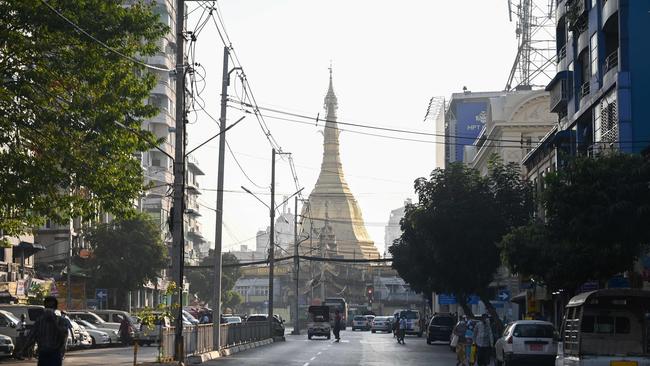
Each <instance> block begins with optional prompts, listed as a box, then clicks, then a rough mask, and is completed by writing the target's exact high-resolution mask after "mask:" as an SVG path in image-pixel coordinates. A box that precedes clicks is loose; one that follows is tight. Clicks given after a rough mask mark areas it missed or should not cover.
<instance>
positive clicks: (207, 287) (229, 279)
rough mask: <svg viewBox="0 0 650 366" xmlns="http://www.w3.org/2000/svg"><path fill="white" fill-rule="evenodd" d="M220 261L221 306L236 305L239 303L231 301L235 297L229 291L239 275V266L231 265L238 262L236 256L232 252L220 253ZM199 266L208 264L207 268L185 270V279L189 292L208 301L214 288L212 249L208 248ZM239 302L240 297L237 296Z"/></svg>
mask: <svg viewBox="0 0 650 366" xmlns="http://www.w3.org/2000/svg"><path fill="white" fill-rule="evenodd" d="M221 263H222V265H223V268H222V271H221V304H222V307H227V306H229V305H232V306H236V305H238V304H239V303H233V301H235V300H233V298H234V297H236V296H235V295H233V294H232V293H231V292H234V291H231V290H232V288H233V287H235V282H237V279H239V277H240V276H241V272H240V270H239V267H237V266H233V265H236V264H238V263H239V260H238V259H237V257H235V255H234V254H232V253H223V254H222V255H221ZM200 264H201V266H208V267H207V268H205V267H204V268H200V269H195V270H189V271H187V280H188V281H189V283H190V293H193V294H195V295H196V296H197V297H198V298H199V299H201V300H203V301H206V302H209V301H211V300H212V291H213V289H214V287H213V284H214V270H213V268H212V265H213V264H214V251H213V250H210V253H209V254H208V256H207V257H205V258H203V260H202V261H201V263H200ZM237 298H238V299H239V302H241V297H237Z"/></svg>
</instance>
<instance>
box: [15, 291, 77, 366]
mask: <svg viewBox="0 0 650 366" xmlns="http://www.w3.org/2000/svg"><path fill="white" fill-rule="evenodd" d="M43 305H44V306H45V309H43V314H42V315H41V316H40V318H38V320H36V322H34V325H33V326H32V328H31V329H30V331H29V334H28V335H27V339H26V340H25V344H24V345H23V348H22V350H21V354H22V353H24V351H25V350H26V349H28V348H31V347H33V346H34V344H35V343H36V344H38V366H62V364H63V356H64V355H65V344H66V341H67V340H68V327H67V325H66V321H65V319H63V317H62V316H61V313H60V312H59V311H58V310H57V309H56V308H57V307H58V301H57V300H56V297H54V296H48V297H46V298H45V300H44V301H43Z"/></svg>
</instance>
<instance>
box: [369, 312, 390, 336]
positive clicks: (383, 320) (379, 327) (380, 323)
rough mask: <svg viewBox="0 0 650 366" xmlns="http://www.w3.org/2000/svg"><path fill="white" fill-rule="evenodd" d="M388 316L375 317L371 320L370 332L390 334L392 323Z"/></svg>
mask: <svg viewBox="0 0 650 366" xmlns="http://www.w3.org/2000/svg"><path fill="white" fill-rule="evenodd" d="M391 319H392V317H390V316H377V317H375V318H374V319H373V320H372V324H371V325H370V330H371V331H372V332H373V333H376V332H391V331H392V330H393V323H392V322H391Z"/></svg>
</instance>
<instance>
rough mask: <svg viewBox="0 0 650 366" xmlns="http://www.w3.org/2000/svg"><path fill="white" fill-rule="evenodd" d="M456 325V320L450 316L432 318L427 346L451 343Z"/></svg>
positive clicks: (428, 330)
mask: <svg viewBox="0 0 650 366" xmlns="http://www.w3.org/2000/svg"><path fill="white" fill-rule="evenodd" d="M455 323H456V318H455V317H454V316H452V315H450V314H436V315H434V316H433V317H431V321H430V322H429V325H428V328H427V344H431V343H433V342H436V341H444V342H448V341H450V339H451V331H452V330H453V329H454V324H455Z"/></svg>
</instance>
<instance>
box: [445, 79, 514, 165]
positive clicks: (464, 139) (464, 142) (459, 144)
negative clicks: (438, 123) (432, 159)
mask: <svg viewBox="0 0 650 366" xmlns="http://www.w3.org/2000/svg"><path fill="white" fill-rule="evenodd" d="M503 94H505V92H478V93H473V92H471V91H469V90H467V88H463V92H462V93H453V94H452V95H451V99H450V100H449V103H448V105H447V107H446V111H445V142H446V144H445V166H446V165H448V164H449V163H453V162H461V163H462V162H463V155H464V152H465V146H468V145H472V143H474V140H476V138H477V137H478V135H479V133H480V132H481V130H482V129H483V125H485V121H486V118H487V108H488V102H489V99H490V98H492V97H498V96H500V95H503ZM436 160H437V159H436ZM441 168H444V167H442V166H441Z"/></svg>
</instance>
